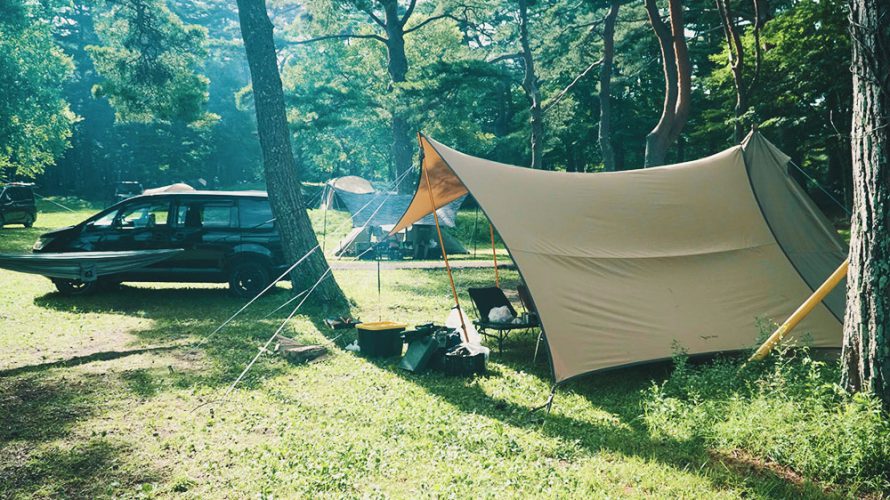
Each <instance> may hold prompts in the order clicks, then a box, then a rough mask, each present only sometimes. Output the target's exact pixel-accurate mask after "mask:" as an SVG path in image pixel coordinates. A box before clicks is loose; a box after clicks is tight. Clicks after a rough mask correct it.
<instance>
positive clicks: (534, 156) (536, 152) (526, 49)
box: [519, 0, 544, 168]
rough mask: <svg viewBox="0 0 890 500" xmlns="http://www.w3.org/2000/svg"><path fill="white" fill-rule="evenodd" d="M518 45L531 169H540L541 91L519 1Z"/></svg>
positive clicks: (522, 3) (524, 6)
mask: <svg viewBox="0 0 890 500" xmlns="http://www.w3.org/2000/svg"><path fill="white" fill-rule="evenodd" d="M519 45H520V47H521V48H522V52H521V56H522V62H523V64H524V66H525V74H524V76H523V78H522V88H523V90H525V95H526V96H527V97H528V100H529V115H530V121H531V165H530V166H531V168H542V167H543V160H544V111H543V109H542V108H541V91H540V89H539V88H538V76H537V75H536V74H535V60H534V56H533V54H532V49H531V44H530V42H529V28H528V2H527V0H519Z"/></svg>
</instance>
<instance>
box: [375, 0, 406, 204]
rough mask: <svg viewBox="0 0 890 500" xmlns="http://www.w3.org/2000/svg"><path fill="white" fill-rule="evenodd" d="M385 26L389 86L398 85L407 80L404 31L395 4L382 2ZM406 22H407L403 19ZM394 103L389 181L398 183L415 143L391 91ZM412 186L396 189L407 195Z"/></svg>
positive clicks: (395, 1) (394, 0)
mask: <svg viewBox="0 0 890 500" xmlns="http://www.w3.org/2000/svg"><path fill="white" fill-rule="evenodd" d="M381 4H382V5H383V13H384V23H385V24H386V27H385V29H386V53H387V67H386V68H387V71H388V72H389V76H390V78H391V79H392V83H393V84H394V85H393V86H395V84H399V83H403V82H405V81H406V80H407V75H408V56H407V55H406V54H405V27H404V24H403V20H402V19H401V18H399V2H398V0H383V1H381ZM405 21H407V19H405ZM393 91H394V92H395V93H396V96H398V97H397V99H394V103H393V105H392V110H391V112H392V125H391V127H392V161H393V164H392V171H391V175H392V179H393V180H395V179H398V178H399V176H401V175H402V174H403V173H404V172H406V171H408V170H410V169H411V163H412V159H413V157H414V139H413V134H412V131H411V128H410V126H409V125H408V119H407V117H406V114H407V113H406V110H405V106H404V104H402V98H401V96H400V95H399V93H398V91H396V90H395V88H393ZM412 189H413V186H411V184H410V183H408V182H403V183H402V184H400V185H399V191H400V192H402V193H407V192H409V191H412Z"/></svg>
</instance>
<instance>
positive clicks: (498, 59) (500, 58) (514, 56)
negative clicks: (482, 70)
mask: <svg viewBox="0 0 890 500" xmlns="http://www.w3.org/2000/svg"><path fill="white" fill-rule="evenodd" d="M520 57H522V54H504V55H502V56H497V57H495V58H494V59H489V60H488V61H485V62H487V63H489V64H494V63H499V62H501V61H508V60H510V59H519V58H520Z"/></svg>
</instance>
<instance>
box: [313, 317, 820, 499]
mask: <svg viewBox="0 0 890 500" xmlns="http://www.w3.org/2000/svg"><path fill="white" fill-rule="evenodd" d="M322 331H323V332H325V333H326V334H327V335H330V333H331V331H330V330H322ZM535 340H536V338H535V336H533V335H526V336H522V337H519V338H516V339H514V341H513V342H512V343H510V344H508V345H507V346H506V349H505V351H504V353H503V354H500V355H499V354H497V353H496V352H495V351H493V352H492V358H491V360H492V363H490V364H489V371H488V373H487V374H486V375H484V377H486V378H488V377H500V376H501V375H502V372H501V370H500V369H499V365H500V366H503V367H505V368H508V369H510V370H511V371H521V372H525V373H527V374H529V375H532V376H534V377H536V378H538V379H539V382H540V385H542V386H549V385H550V384H551V380H552V379H551V375H550V368H549V365H548V363H547V362H546V360H544V361H542V360H541V357H540V355H539V361H538V362H537V363H535V364H532V362H531V357H532V353H533V349H534V341H535ZM367 361H368V362H370V363H372V364H374V365H376V366H377V367H378V368H380V369H383V370H385V371H389V372H391V373H394V374H397V375H398V376H399V377H400V378H402V379H403V380H404V381H405V382H407V383H411V384H415V385H417V386H420V387H422V388H423V389H424V390H425V391H426V392H428V393H430V394H432V395H434V396H436V397H438V398H440V399H441V400H443V401H445V402H447V403H449V404H451V405H452V406H454V407H455V408H457V409H458V410H460V411H461V412H463V413H465V414H467V415H471V416H472V415H482V416H485V417H489V418H493V419H497V420H499V421H501V422H503V423H504V424H505V425H508V426H511V427H514V428H516V429H519V430H522V431H526V432H533V433H540V434H543V435H545V436H548V437H550V438H557V439H560V440H563V441H565V442H569V443H576V444H577V445H578V446H579V447H580V448H581V449H582V450H583V453H585V454H587V455H594V454H597V453H600V452H604V451H605V452H612V453H617V454H620V455H624V456H632V457H638V458H640V459H642V460H644V461H651V462H658V463H661V464H665V465H667V466H670V467H672V468H674V469H676V470H679V471H685V472H687V473H690V474H694V475H698V476H700V477H702V478H704V479H705V480H707V481H709V482H711V483H712V484H714V485H715V486H717V487H723V488H738V487H744V488H745V489H747V490H749V492H754V493H755V494H756V495H757V496H761V497H773V498H791V497H793V498H801V497H803V498H832V497H836V495H833V494H830V493H826V492H825V491H823V490H822V489H821V488H820V487H819V486H818V485H816V484H813V483H811V482H808V481H805V480H801V481H796V482H795V481H789V480H788V478H786V477H784V476H783V475H782V474H781V473H780V472H777V471H774V470H771V469H768V468H760V469H753V468H750V467H749V468H741V467H736V466H734V464H731V463H728V462H727V460H726V458H725V457H723V456H721V455H718V454H715V453H713V451H712V450H710V449H709V448H707V446H706V445H705V443H704V442H703V441H702V440H700V439H691V440H677V439H672V438H660V437H659V438H656V437H654V436H653V433H652V431H651V430H650V429H649V428H648V427H647V426H646V424H645V423H644V422H643V420H642V419H641V418H640V416H641V413H642V405H643V402H644V401H643V398H644V396H643V393H644V389H645V387H646V386H647V385H648V384H650V383H651V381H652V380H663V379H664V378H666V377H667V376H668V375H669V374H670V372H671V369H672V366H671V363H670V362H665V363H657V364H653V365H650V366H646V367H637V368H629V369H623V370H618V371H615V372H611V373H605V374H601V375H593V376H590V377H588V378H585V379H581V380H579V381H575V382H571V383H568V384H566V385H564V386H561V387H560V389H559V391H558V393H557V396H556V400H555V403H554V409H553V411H552V412H551V413H549V414H548V413H546V412H544V411H538V412H535V413H530V410H531V407H529V406H525V405H522V404H518V403H516V402H515V401H511V400H509V399H505V398H499V397H493V396H492V395H490V394H488V393H486V392H485V390H484V388H483V385H480V384H467V383H466V379H460V378H451V377H446V376H444V375H442V374H441V373H437V372H426V373H424V374H420V375H417V374H412V373H409V372H406V371H404V370H401V369H399V368H398V365H397V361H396V358H389V359H367ZM546 396H547V394H546V393H542V394H541V402H542V403H543V402H544V399H545V398H546ZM568 396H581V397H582V398H584V400H585V401H586V402H587V403H588V404H590V405H591V406H593V407H594V408H597V409H600V410H602V411H603V412H605V413H607V414H611V415H613V417H614V418H608V419H603V420H595V419H584V418H580V417H578V416H576V415H572V414H571V413H570V412H571V405H568V406H563V407H561V405H560V399H563V400H565V398H567V397H568Z"/></svg>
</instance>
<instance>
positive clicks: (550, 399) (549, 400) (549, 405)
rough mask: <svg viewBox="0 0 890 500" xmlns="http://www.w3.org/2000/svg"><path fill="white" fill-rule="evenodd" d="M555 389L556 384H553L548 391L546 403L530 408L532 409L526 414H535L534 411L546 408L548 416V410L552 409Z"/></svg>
mask: <svg viewBox="0 0 890 500" xmlns="http://www.w3.org/2000/svg"><path fill="white" fill-rule="evenodd" d="M557 387H559V385H558V384H553V387H552V388H551V389H550V396H548V397H547V401H546V402H545V403H544V404H542V405H541V406H535V407H534V408H532V409H531V410H529V411H528V412H529V413H534V412H536V411H538V410H543V409H544V408H547V413H548V414H549V413H550V408H552V407H553V396H555V395H556V388H557Z"/></svg>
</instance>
